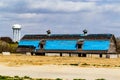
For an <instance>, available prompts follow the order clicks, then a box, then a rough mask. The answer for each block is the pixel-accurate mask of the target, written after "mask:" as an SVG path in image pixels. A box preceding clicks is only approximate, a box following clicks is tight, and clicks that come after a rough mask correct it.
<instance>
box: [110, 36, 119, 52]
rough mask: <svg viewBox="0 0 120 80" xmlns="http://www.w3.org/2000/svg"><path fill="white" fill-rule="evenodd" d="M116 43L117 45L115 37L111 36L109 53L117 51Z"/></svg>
mask: <svg viewBox="0 0 120 80" xmlns="http://www.w3.org/2000/svg"><path fill="white" fill-rule="evenodd" d="M116 49H117V48H116V45H115V41H114V39H113V38H111V40H110V48H109V50H108V53H116Z"/></svg>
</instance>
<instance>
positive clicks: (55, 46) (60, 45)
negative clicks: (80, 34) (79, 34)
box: [44, 40, 77, 50]
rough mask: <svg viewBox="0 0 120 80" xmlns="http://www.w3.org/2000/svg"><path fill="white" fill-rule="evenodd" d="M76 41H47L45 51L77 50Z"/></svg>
mask: <svg viewBox="0 0 120 80" xmlns="http://www.w3.org/2000/svg"><path fill="white" fill-rule="evenodd" d="M76 44H77V40H47V41H46V44H45V47H44V49H45V50H77V46H76Z"/></svg>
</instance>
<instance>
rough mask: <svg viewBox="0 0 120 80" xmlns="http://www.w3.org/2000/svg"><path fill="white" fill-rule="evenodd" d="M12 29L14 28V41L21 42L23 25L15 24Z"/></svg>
mask: <svg viewBox="0 0 120 80" xmlns="http://www.w3.org/2000/svg"><path fill="white" fill-rule="evenodd" d="M12 29H13V41H14V42H19V40H20V36H21V25H19V24H14V25H13V26H12Z"/></svg>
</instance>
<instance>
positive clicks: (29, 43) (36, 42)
mask: <svg viewBox="0 0 120 80" xmlns="http://www.w3.org/2000/svg"><path fill="white" fill-rule="evenodd" d="M39 44H40V40H21V41H20V42H19V44H18V46H34V47H35V49H40V47H39Z"/></svg>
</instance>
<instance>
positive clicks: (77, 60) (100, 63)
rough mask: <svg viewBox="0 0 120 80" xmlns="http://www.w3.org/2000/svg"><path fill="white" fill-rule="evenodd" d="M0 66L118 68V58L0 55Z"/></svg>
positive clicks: (119, 63) (119, 64) (119, 62)
mask: <svg viewBox="0 0 120 80" xmlns="http://www.w3.org/2000/svg"><path fill="white" fill-rule="evenodd" d="M0 64H4V65H6V66H22V65H46V64H47V65H49V64H51V65H71V66H79V67H97V68H98V67H101V68H111V67H120V58H114V59H107V58H83V57H56V56H26V55H22V54H18V55H10V56H3V55H0Z"/></svg>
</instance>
